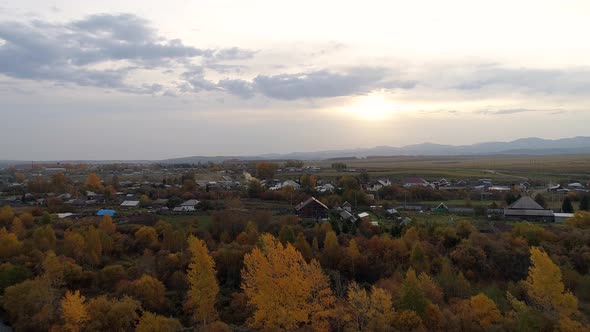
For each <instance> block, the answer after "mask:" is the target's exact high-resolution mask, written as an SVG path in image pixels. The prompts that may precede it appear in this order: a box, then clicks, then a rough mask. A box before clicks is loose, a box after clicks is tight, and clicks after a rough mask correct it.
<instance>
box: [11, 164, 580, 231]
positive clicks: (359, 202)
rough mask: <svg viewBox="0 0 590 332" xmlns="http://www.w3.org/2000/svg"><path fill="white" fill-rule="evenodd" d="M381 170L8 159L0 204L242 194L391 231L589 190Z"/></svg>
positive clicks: (135, 202) (568, 211) (161, 208)
mask: <svg viewBox="0 0 590 332" xmlns="http://www.w3.org/2000/svg"><path fill="white" fill-rule="evenodd" d="M419 173H420V170H416V174H417V175H419ZM377 174H378V175H377V176H374V175H373V174H372V172H370V171H368V170H367V169H364V168H358V169H357V168H350V167H346V164H345V163H331V164H329V165H327V164H323V165H321V166H316V165H314V164H311V165H305V166H304V163H303V162H302V161H297V160H290V161H285V162H282V163H280V162H270V161H269V162H252V161H241V160H230V161H226V162H223V163H218V164H214V163H207V164H199V165H156V164H137V165H133V164H121V165H119V164H116V165H85V164H82V165H74V164H66V165H60V164H49V165H48V164H40V165H34V164H32V165H13V166H11V167H7V168H5V169H3V170H1V171H0V206H3V205H10V206H13V207H15V208H19V207H21V208H24V207H37V208H38V209H43V210H44V211H45V212H46V213H47V212H48V213H50V214H51V217H52V218H54V219H55V218H57V219H64V218H72V219H79V218H82V217H89V216H103V215H105V214H108V215H110V216H111V217H116V219H117V220H118V221H120V222H125V221H126V220H128V218H129V217H131V216H137V215H142V214H154V215H162V216H168V217H171V218H172V219H174V216H185V217H186V216H191V215H196V216H206V215H208V214H209V212H208V211H212V210H219V209H224V208H225V205H226V204H225V203H226V202H227V201H228V200H239V201H241V202H242V203H243V204H245V205H246V206H247V207H250V208H253V209H257V208H260V207H262V208H265V209H270V210H271V211H272V212H273V214H275V215H289V214H295V215H297V216H299V217H300V218H301V219H302V220H308V221H315V222H323V221H331V222H333V223H341V224H342V225H347V226H346V227H348V225H358V223H359V222H366V223H369V224H371V225H373V226H375V227H379V225H380V224H381V225H387V226H388V227H389V226H391V225H394V224H408V223H409V222H410V221H411V220H412V219H414V218H419V219H428V218H429V216H436V217H437V218H440V217H444V216H448V217H449V218H450V219H452V216H456V217H457V218H461V217H472V218H476V219H480V220H489V221H497V220H508V221H510V220H512V221H533V222H557V223H563V222H564V221H565V220H567V219H568V218H571V217H573V215H574V212H575V211H576V210H579V209H582V210H584V209H587V208H588V197H589V195H590V194H589V193H590V187H589V184H588V183H581V182H583V181H578V180H576V179H571V182H568V181H565V182H563V183H561V184H546V183H540V182H539V181H534V180H529V179H527V180H522V179H520V181H514V179H509V180H506V179H499V180H494V179H492V178H484V177H478V178H469V177H462V178H458V177H453V178H449V179H447V178H434V179H433V178H427V179H424V178H422V177H419V176H413V177H385V176H382V172H381V173H377ZM485 174H493V172H490V171H487V173H486V172H483V173H482V175H485ZM575 205H577V206H575ZM574 206H575V207H574Z"/></svg>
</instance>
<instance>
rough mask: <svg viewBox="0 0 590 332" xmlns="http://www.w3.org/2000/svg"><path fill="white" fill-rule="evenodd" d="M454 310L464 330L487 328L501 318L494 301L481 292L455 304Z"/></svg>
mask: <svg viewBox="0 0 590 332" xmlns="http://www.w3.org/2000/svg"><path fill="white" fill-rule="evenodd" d="M455 310H456V314H457V317H458V319H459V320H460V322H461V326H462V329H463V330H465V331H475V330H485V329H488V328H489V327H490V326H492V324H494V323H496V322H499V321H500V319H501V318H502V315H501V314H500V310H498V307H497V306H496V303H494V301H492V300H491V299H490V298H488V297H487V296H485V295H484V294H481V293H480V294H478V295H475V296H473V297H471V298H470V299H467V300H462V301H461V302H459V303H458V304H457V305H456V309H455Z"/></svg>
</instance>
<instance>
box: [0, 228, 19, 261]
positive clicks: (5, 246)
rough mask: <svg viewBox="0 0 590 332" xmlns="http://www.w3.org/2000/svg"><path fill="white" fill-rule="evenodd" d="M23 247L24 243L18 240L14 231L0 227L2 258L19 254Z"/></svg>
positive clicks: (0, 253)
mask: <svg viewBox="0 0 590 332" xmlns="http://www.w3.org/2000/svg"><path fill="white" fill-rule="evenodd" d="M22 248H23V243H22V242H21V241H19V240H18V238H17V237H16V235H15V234H14V233H11V232H9V231H7V230H6V228H4V227H2V228H0V258H8V257H11V256H14V255H16V254H18V253H19V252H20V251H21V249H22Z"/></svg>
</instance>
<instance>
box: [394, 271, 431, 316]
mask: <svg viewBox="0 0 590 332" xmlns="http://www.w3.org/2000/svg"><path fill="white" fill-rule="evenodd" d="M427 304H428V301H427V300H426V297H425V296H424V293H423V292H422V289H421V288H420V282H419V281H418V277H417V276H416V272H415V271H414V269H413V268H410V269H409V270H408V272H407V273H406V278H405V279H404V282H403V283H402V290H401V292H400V297H399V308H400V309H404V310H412V311H415V312H417V313H418V314H420V315H422V314H424V309H425V308H426V305H427Z"/></svg>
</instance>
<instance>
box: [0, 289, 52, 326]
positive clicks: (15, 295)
mask: <svg viewBox="0 0 590 332" xmlns="http://www.w3.org/2000/svg"><path fill="white" fill-rule="evenodd" d="M57 300H58V293H57V291H56V290H55V289H54V288H53V287H51V284H50V283H49V281H48V280H46V279H43V278H37V279H33V280H25V281H23V282H21V283H20V284H16V285H13V286H10V287H8V288H6V290H5V291H4V297H3V299H2V307H3V308H4V309H5V310H6V312H7V313H8V315H9V317H10V322H11V324H12V326H13V327H14V329H15V330H16V331H48V330H49V327H50V326H51V325H52V323H53V322H55V320H56V318H57V312H56V306H55V304H56V303H57Z"/></svg>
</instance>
